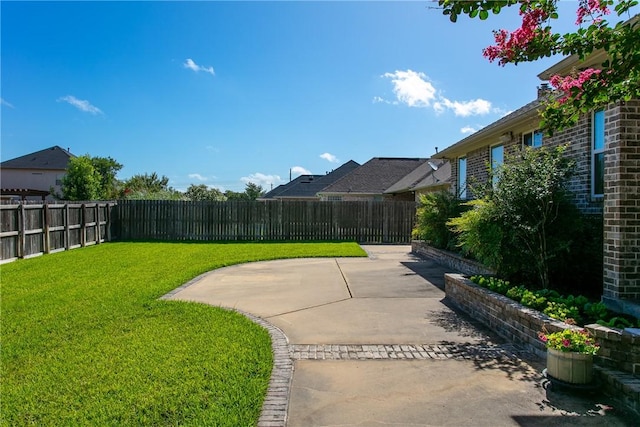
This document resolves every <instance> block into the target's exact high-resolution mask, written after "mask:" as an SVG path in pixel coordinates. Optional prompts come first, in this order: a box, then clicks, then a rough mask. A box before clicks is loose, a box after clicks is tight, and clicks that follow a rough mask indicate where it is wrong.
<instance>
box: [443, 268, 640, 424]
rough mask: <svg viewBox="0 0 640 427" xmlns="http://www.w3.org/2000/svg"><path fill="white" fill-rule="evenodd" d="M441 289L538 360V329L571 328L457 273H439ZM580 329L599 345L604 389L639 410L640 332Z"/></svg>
mask: <svg viewBox="0 0 640 427" xmlns="http://www.w3.org/2000/svg"><path fill="white" fill-rule="evenodd" d="M445 292H446V294H447V299H448V300H449V301H450V302H451V303H452V304H453V305H454V306H456V307H457V308H459V309H461V310H462V311H464V312H465V313H467V314H469V315H470V316H472V317H473V318H474V319H476V320H478V321H480V322H482V323H483V324H485V325H486V326H488V327H489V328H490V329H491V330H492V331H494V332H496V333H497V334H498V335H500V336H502V337H503V338H505V339H507V340H509V341H511V342H513V343H516V344H519V345H522V346H523V347H525V348H526V349H527V350H528V351H530V352H531V353H533V354H535V355H537V356H538V357H540V358H542V359H545V358H546V354H547V352H546V348H545V345H544V344H543V343H542V342H541V341H540V340H539V339H538V332H539V331H541V330H543V328H544V329H546V330H547V331H548V332H556V331H559V330H563V329H571V328H576V327H575V326H571V325H568V324H566V323H564V322H560V321H558V320H555V319H552V318H550V317H549V316H547V315H545V314H543V313H540V312H539V311H536V310H533V309H531V308H528V307H525V306H523V305H521V304H518V303H517V302H515V301H513V300H511V299H509V298H507V297H505V296H503V295H500V294H498V293H495V292H492V291H490V290H488V289H485V288H482V287H480V286H477V285H476V284H474V283H473V282H471V281H470V280H468V279H466V278H465V277H464V276H462V275H460V274H446V275H445ZM585 329H587V330H588V331H589V332H590V333H591V334H592V335H594V336H595V337H596V339H597V341H598V343H599V344H600V351H599V352H598V355H597V356H596V357H595V358H594V362H595V363H596V367H597V369H596V372H597V375H599V376H600V377H601V378H602V380H603V382H604V388H605V390H606V391H607V392H609V393H610V394H613V395H616V396H618V397H621V398H622V399H623V400H624V402H625V404H626V405H627V406H628V407H629V408H631V409H633V410H634V411H636V412H640V377H639V375H640V336H639V335H633V334H631V333H630V332H628V331H621V330H619V329H613V328H607V327H604V326H600V325H587V326H585Z"/></svg>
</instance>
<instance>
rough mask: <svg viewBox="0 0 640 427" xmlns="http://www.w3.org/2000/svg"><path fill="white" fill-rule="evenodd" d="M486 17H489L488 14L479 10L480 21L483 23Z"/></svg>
mask: <svg viewBox="0 0 640 427" xmlns="http://www.w3.org/2000/svg"><path fill="white" fill-rule="evenodd" d="M488 17H489V12H487V11H486V10H481V11H480V19H482V20H483V21H484V20H485V19H487V18H488Z"/></svg>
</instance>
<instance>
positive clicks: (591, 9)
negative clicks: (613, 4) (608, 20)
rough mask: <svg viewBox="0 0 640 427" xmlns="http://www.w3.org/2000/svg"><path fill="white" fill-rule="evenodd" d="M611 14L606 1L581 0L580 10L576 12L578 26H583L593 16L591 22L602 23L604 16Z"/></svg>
mask: <svg viewBox="0 0 640 427" xmlns="http://www.w3.org/2000/svg"><path fill="white" fill-rule="evenodd" d="M609 13H611V11H610V10H609V8H608V7H607V2H606V1H605V0H580V3H579V5H578V9H577V10H576V14H577V19H576V25H581V24H582V23H583V22H585V18H586V17H587V16H591V20H592V21H593V22H594V23H599V22H600V21H602V16H603V15H608V14H609Z"/></svg>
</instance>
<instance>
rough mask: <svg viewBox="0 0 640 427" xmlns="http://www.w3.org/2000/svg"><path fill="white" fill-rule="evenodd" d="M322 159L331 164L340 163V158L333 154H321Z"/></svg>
mask: <svg viewBox="0 0 640 427" xmlns="http://www.w3.org/2000/svg"><path fill="white" fill-rule="evenodd" d="M320 158H321V159H325V160H326V161H328V162H331V163H338V162H339V160H338V158H337V157H336V156H334V155H333V154H331V153H322V154H320Z"/></svg>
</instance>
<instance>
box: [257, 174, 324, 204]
mask: <svg viewBox="0 0 640 427" xmlns="http://www.w3.org/2000/svg"><path fill="white" fill-rule="evenodd" d="M320 177H322V175H300V176H299V177H297V178H295V179H294V180H291V181H289V182H287V183H286V184H281V185H278V186H277V187H276V188H274V189H273V190H271V191H269V192H268V193H267V194H265V195H264V196H262V197H260V199H273V198H277V197H280V195H282V193H285V192H287V191H288V190H292V189H295V188H297V187H299V186H300V184H302V183H309V182H312V181H313V180H315V179H319V178H320Z"/></svg>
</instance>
